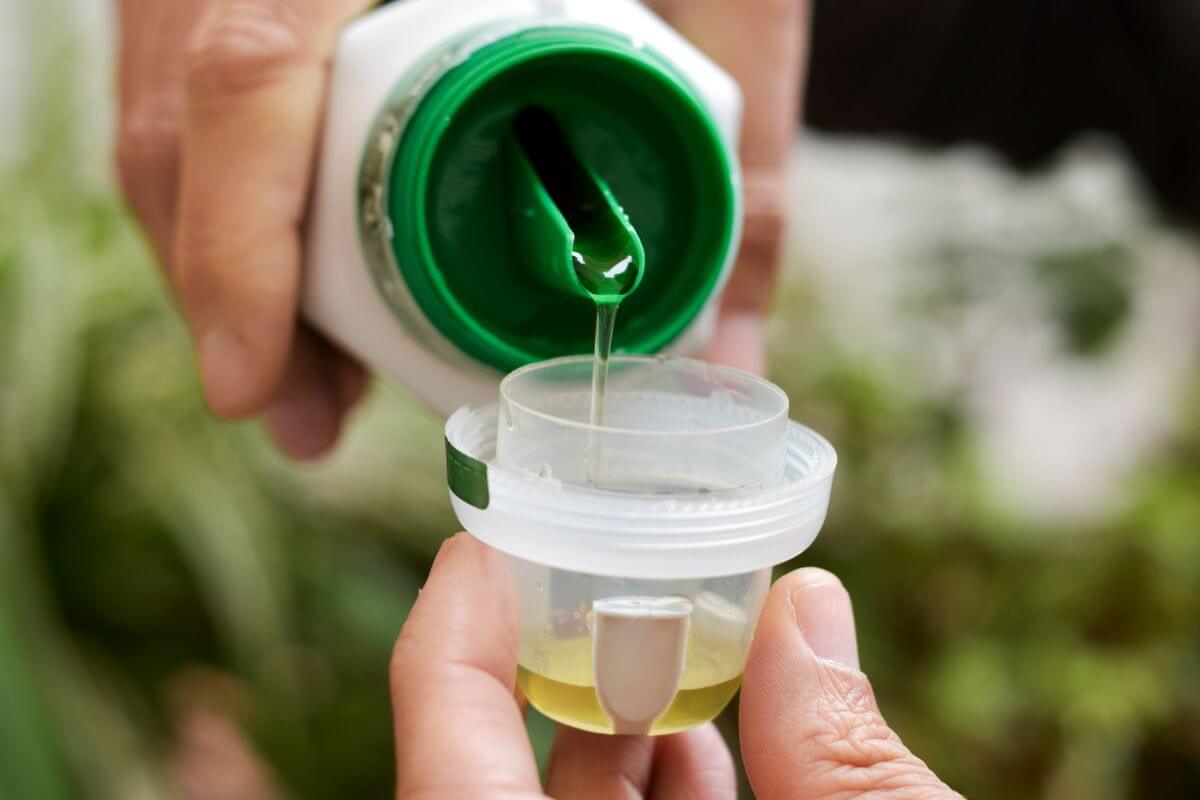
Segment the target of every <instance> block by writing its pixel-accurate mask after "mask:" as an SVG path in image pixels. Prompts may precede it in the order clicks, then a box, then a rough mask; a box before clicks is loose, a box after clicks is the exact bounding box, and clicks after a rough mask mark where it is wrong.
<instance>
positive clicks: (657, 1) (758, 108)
mask: <svg viewBox="0 0 1200 800" xmlns="http://www.w3.org/2000/svg"><path fill="white" fill-rule="evenodd" d="M810 3H811V0H743V2H739V3H730V2H728V1H727V0H652V2H650V3H649V5H650V6H651V7H653V8H654V9H656V10H657V11H658V12H659V13H661V14H662V15H663V17H664V19H666V20H667V21H668V22H669V23H671V24H672V25H673V26H674V27H675V28H677V29H678V30H679V32H680V33H682V34H683V35H684V36H686V37H687V38H688V39H690V40H691V42H692V43H693V44H695V45H696V46H697V47H699V48H700V49H701V50H703V51H705V52H706V53H707V54H708V55H709V56H710V57H711V58H712V59H713V60H714V61H716V62H717V63H718V64H720V65H721V66H722V67H724V68H725V70H727V71H728V72H729V74H730V75H732V76H733V78H734V79H735V80H736V81H737V82H738V84H739V85H740V86H741V88H742V95H743V101H744V103H745V108H744V113H743V123H742V137H741V143H740V147H739V150H740V155H741V162H742V171H743V179H744V184H745V185H744V202H745V228H744V231H743V234H742V249H741V252H740V253H739V254H738V261H737V266H736V267H735V268H734V272H733V276H732V278H731V279H730V282H729V286H728V288H727V289H726V290H725V297H724V300H723V310H724V311H725V312H727V313H729V312H732V313H752V314H756V315H761V314H762V313H763V312H764V311H765V310H766V306H767V302H768V300H769V298H770V292H771V288H772V284H773V282H774V277H775V272H776V269H777V267H778V262H779V256H780V250H781V246H782V242H783V234H784V227H785V222H786V217H787V175H786V167H787V161H788V153H789V151H790V149H791V145H792V137H793V136H794V134H795V132H796V129H797V127H798V126H799V120H800V99H801V95H802V87H803V78H804V66H805V52H806V48H807V42H808V20H809V7H810Z"/></svg>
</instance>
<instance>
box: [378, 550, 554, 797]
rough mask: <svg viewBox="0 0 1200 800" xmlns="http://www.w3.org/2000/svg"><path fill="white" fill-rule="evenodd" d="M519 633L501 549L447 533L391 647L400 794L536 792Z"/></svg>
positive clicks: (507, 794) (538, 790)
mask: <svg viewBox="0 0 1200 800" xmlns="http://www.w3.org/2000/svg"><path fill="white" fill-rule="evenodd" d="M518 636H519V634H518V623H517V591H516V587H515V585H514V584H513V582H512V577H511V576H510V575H509V572H508V569H507V567H506V566H505V565H504V561H503V556H501V555H500V553H498V552H496V551H495V550H492V549H490V548H488V547H486V546H485V545H483V544H481V543H480V542H479V541H478V540H476V539H475V538H473V537H471V536H469V535H467V534H465V533H460V534H458V535H457V536H455V537H454V538H452V539H450V540H448V541H447V542H446V543H445V544H443V545H442V549H441V551H439V553H438V557H437V559H436V560H435V561H434V564H433V569H432V571H431V572H430V575H429V581H428V582H427V583H426V584H425V587H424V588H423V589H422V590H421V594H420V597H418V599H417V602H416V605H414V606H413V609H412V612H411V613H410V614H409V616H408V621H407V622H406V623H405V624H404V630H403V631H402V632H401V634H400V639H399V640H398V641H397V642H396V648H395V650H394V652H393V654H392V665H391V684H392V709H393V714H394V716H395V734H396V772H397V787H398V788H397V796H398V797H403V798H411V797H416V796H421V797H439V798H441V797H488V798H493V797H495V798H500V797H541V796H542V795H541V785H540V783H539V779H538V771H537V764H536V762H535V761H534V757H533V750H532V748H531V747H530V744H529V738H528V736H527V735H526V733H525V724H524V721H523V720H522V717H521V712H520V709H519V708H518V707H517V703H516V700H515V699H514V697H513V693H514V690H515V683H516V672H517V642H518Z"/></svg>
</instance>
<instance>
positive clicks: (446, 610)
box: [391, 534, 959, 800]
mask: <svg viewBox="0 0 1200 800" xmlns="http://www.w3.org/2000/svg"><path fill="white" fill-rule="evenodd" d="M517 613H518V612H517V594H516V588H515V587H514V586H513V583H512V579H511V577H510V576H509V573H508V570H507V568H506V567H505V565H504V561H503V557H502V556H501V555H500V554H499V553H497V552H496V551H494V550H491V549H489V548H487V547H485V546H484V545H482V544H480V543H479V542H478V541H477V540H475V539H473V538H471V537H470V536H468V535H467V534H459V535H458V536H455V537H454V538H453V539H450V540H449V541H447V542H446V543H445V544H444V545H442V549H441V551H440V552H439V553H438V556H437V559H436V560H435V561H434V564H433V569H432V571H431V572H430V575H429V581H428V582H427V583H426V584H425V588H424V589H423V590H422V591H421V595H420V597H419V598H418V599H417V603H416V605H415V606H414V607H413V610H412V612H411V614H410V615H409V618H408V621H407V622H406V623H405V625H404V630H403V632H402V633H401V634H400V638H399V640H398V641H397V642H396V648H395V651H394V653H393V656H392V666H391V683H392V707H393V711H394V715H395V735H396V763H397V790H396V795H397V797H398V798H401V799H402V800H414V799H415V798H439V799H440V798H457V797H461V798H475V797H487V798H534V797H544V796H545V795H543V787H542V785H541V783H540V781H539V779H538V770H537V765H536V764H535V763H534V759H533V752H532V750H531V749H530V746H529V740H528V738H527V737H526V735H525V726H524V723H523V720H522V711H521V706H520V705H519V703H518V699H517V697H516V695H515V692H516V687H515V678H516V669H517V645H518V622H517ZM741 740H742V749H743V757H744V759H745V763H746V768H747V770H748V771H749V775H750V781H751V783H752V784H753V786H754V790H755V793H756V794H757V796H758V797H759V798H761V800H777V799H778V800H784V798H796V797H804V798H811V799H812V800H822V798H852V797H858V796H866V795H867V794H870V796H871V797H873V798H876V799H877V800H887V799H888V798H895V799H896V800H900V799H901V798H917V797H920V798H930V800H949V798H958V797H959V795H958V794H956V793H955V792H953V791H951V790H950V789H948V788H947V787H946V786H945V785H944V784H943V783H942V782H941V781H939V780H938V779H937V777H936V776H934V774H933V773H932V772H930V771H929V768H928V767H926V766H925V764H924V763H922V762H921V761H920V760H919V759H918V758H916V756H914V755H912V753H910V752H909V751H908V750H907V749H906V748H905V747H904V745H903V744H902V743H901V742H900V739H899V738H898V737H897V736H896V734H895V733H893V732H892V731H891V730H890V729H889V728H888V727H887V724H886V723H885V722H884V720H883V717H881V716H880V714H879V708H878V707H877V706H876V705H875V700H874V697H873V695H872V693H871V687H870V684H869V683H868V682H867V679H866V677H865V676H864V675H863V674H862V673H861V672H860V671H859V670H858V653H857V646H856V645H855V639H854V619H853V613H852V611H851V608H850V598H849V596H848V595H847V594H846V590H845V589H843V588H842V586H841V584H840V583H839V582H838V580H837V578H835V577H834V576H833V575H831V574H829V573H827V572H824V571H822V570H817V569H802V570H798V571H797V572H794V573H792V574H791V575H788V576H787V577H785V578H782V579H781V580H780V581H779V582H777V583H776V585H775V586H774V588H772V590H771V594H770V596H769V598H768V600H767V604H766V607H765V609H764V610H763V616H762V620H761V621H760V623H759V626H758V630H757V632H756V634H755V640H754V646H753V648H752V650H751V653H750V660H749V663H748V664H747V666H746V672H745V676H744V684H743V688H742V700H741ZM735 790H736V788H735V780H734V769H733V761H732V759H731V757H730V755H729V751H728V750H727V749H726V748H725V745H724V743H723V741H722V740H721V737H720V736H719V735H718V733H717V731H716V729H715V728H714V727H713V726H712V725H711V724H709V725H705V726H702V727H700V728H696V729H693V730H690V731H688V732H686V733H681V734H676V735H673V736H660V737H642V736H604V735H597V734H589V733H583V732H580V731H577V730H574V729H571V728H566V727H562V728H560V729H559V733H558V736H557V738H556V739H555V741H554V746H553V750H552V752H551V755H550V763H549V767H548V769H547V776H546V785H545V789H544V791H545V794H547V795H550V796H552V797H556V798H559V800H569V799H570V798H585V797H586V798H609V797H651V798H692V799H693V800H704V799H705V798H728V797H733V796H734V795H735Z"/></svg>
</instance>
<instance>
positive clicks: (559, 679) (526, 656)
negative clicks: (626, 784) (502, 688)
mask: <svg viewBox="0 0 1200 800" xmlns="http://www.w3.org/2000/svg"><path fill="white" fill-rule="evenodd" d="M744 661H745V655H744V651H743V649H742V646H741V644H740V643H739V642H732V641H716V640H712V639H709V638H707V637H702V636H693V637H692V640H691V641H690V642H689V643H688V656H687V663H686V665H685V667H684V672H683V679H682V680H681V681H680V684H679V692H678V693H677V694H676V695H675V700H674V702H672V703H671V706H670V708H668V709H667V710H666V712H665V713H664V714H663V715H662V716H661V717H659V718H658V720H656V721H655V723H654V725H653V727H652V728H651V729H650V733H651V734H652V735H658V734H664V733H678V732H679V731H684V730H687V729H688V728H693V727H695V726H697V725H700V724H703V723H705V722H708V721H709V720H711V719H714V718H715V717H716V716H717V715H718V714H720V713H721V709H723V708H725V706H726V705H728V704H729V701H730V700H732V699H733V696H734V695H735V694H737V691H738V688H739V687H740V686H741V685H742V667H743V663H744ZM527 664H532V665H535V667H536V668H535V669H531V668H530V667H529V666H526V665H527ZM517 685H518V686H520V687H521V691H522V692H523V693H524V694H525V697H526V698H527V699H528V700H529V702H530V703H531V704H533V707H534V708H536V709H537V710H538V711H540V712H542V713H543V714H545V715H546V716H547V717H550V718H551V719H553V720H555V721H557V722H561V723H564V724H566V725H570V726H571V727H573V728H580V729H581V730H585V731H591V732H592V733H612V731H613V725H612V720H610V719H609V718H608V716H607V715H606V714H605V713H604V711H603V710H602V709H601V708H600V701H599V700H597V699H596V690H595V681H594V679H593V677H592V640H591V637H589V636H575V637H572V638H569V639H550V640H543V641H540V642H538V644H537V647H536V648H533V647H530V648H522V658H521V663H520V664H519V665H518V666H517Z"/></svg>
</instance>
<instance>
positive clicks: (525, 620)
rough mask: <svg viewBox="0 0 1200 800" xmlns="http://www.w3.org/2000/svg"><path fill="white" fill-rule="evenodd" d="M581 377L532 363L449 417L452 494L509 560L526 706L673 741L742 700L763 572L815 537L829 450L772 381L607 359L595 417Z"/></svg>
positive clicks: (831, 460) (584, 369)
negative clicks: (488, 398)
mask: <svg viewBox="0 0 1200 800" xmlns="http://www.w3.org/2000/svg"><path fill="white" fill-rule="evenodd" d="M591 368H592V360H591V359H590V358H587V357H579V358H576V357H572V358H565V359H555V360H553V361H548V362H542V363H539V364H534V365H530V366H528V367H525V368H523V369H520V370H517V371H516V372H514V373H512V374H510V375H509V376H508V377H507V378H506V379H505V380H504V382H503V383H502V385H501V392H500V401H499V404H498V405H495V406H486V407H483V408H476V409H471V408H464V409H461V410H460V411H459V412H458V413H456V414H455V415H454V416H453V417H451V419H450V420H449V422H448V423H447V426H446V440H447V470H448V476H449V482H450V488H451V500H452V503H453V505H454V508H455V512H456V513H457V514H458V517H459V520H460V521H461V522H462V524H463V525H464V527H465V528H466V529H467V530H468V531H470V532H471V533H472V534H474V535H475V536H477V537H478V538H480V539H482V540H483V541H485V542H487V543H488V544H490V545H492V546H493V547H496V548H497V549H499V550H501V551H503V552H504V553H506V554H507V556H508V562H509V567H510V570H511V571H512V574H513V578H514V580H515V582H516V585H517V588H518V591H519V595H520V614H521V643H520V653H519V659H518V661H519V665H518V682H519V684H520V686H521V688H522V690H523V691H524V693H525V695H526V697H527V698H528V699H529V702H530V703H532V704H533V705H534V707H536V708H537V709H538V710H539V711H541V712H542V713H544V714H546V715H547V716H549V717H551V718H553V719H556V720H557V721H559V722H562V723H564V724H568V725H572V726H574V727H577V728H581V729H584V730H589V731H594V732H602V733H623V734H660V733H671V732H675V731H681V730H686V729H687V728H691V727H693V726H696V725H700V724H702V723H704V722H707V721H708V720H711V719H713V718H714V717H715V716H716V715H717V714H718V713H720V711H721V709H722V708H723V707H724V706H725V705H726V704H727V703H728V702H729V700H730V699H731V698H732V697H733V696H734V694H735V693H736V692H737V689H738V687H739V685H740V681H741V674H742V669H743V667H744V665H745V660H746V655H747V653H748V651H749V646H750V641H751V637H752V635H753V630H754V626H755V624H756V623H757V620H758V615H759V613H760V611H761V609H762V604H763V602H764V600H765V598H766V593H767V589H768V587H769V584H770V577H771V568H772V567H773V566H775V565H777V564H780V563H783V562H784V561H787V560H789V559H791V558H793V557H794V556H796V555H797V554H798V553H800V552H801V551H803V550H804V549H805V548H806V547H807V546H808V545H809V544H810V543H811V542H812V540H813V539H814V538H815V537H816V535H817V532H818V531H819V529H820V526H821V524H822V522H823V521H824V517H825V512H826V509H827V508H828V502H829V492H830V488H831V485H832V478H833V472H834V467H835V464H836V455H835V453H834V451H833V448H832V447H831V446H830V445H829V443H828V442H827V441H825V439H823V438H822V437H821V436H820V435H818V434H816V433H815V432H813V431H811V430H809V429H808V428H805V427H803V426H801V425H798V424H796V423H794V422H789V421H788V419H787V410H788V406H787V397H786V395H785V394H784V393H783V392H782V391H781V390H779V389H778V388H777V387H775V386H773V385H772V384H770V383H769V382H767V381H765V380H763V379H761V378H757V377H755V376H752V375H749V374H747V373H743V372H739V371H737V370H733V369H729V368H725V367H717V366H713V365H709V364H705V363H703V362H698V361H691V360H688V359H677V358H667V357H642V356H620V357H614V358H613V360H612V362H611V365H610V370H611V372H610V376H609V382H608V393H607V397H606V407H605V414H604V418H603V423H602V424H601V425H590V424H589V423H588V417H589V414H588V412H589V409H590V403H591V395H590V392H591ZM589 464H591V465H593V466H594V467H595V468H593V469H589Z"/></svg>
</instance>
